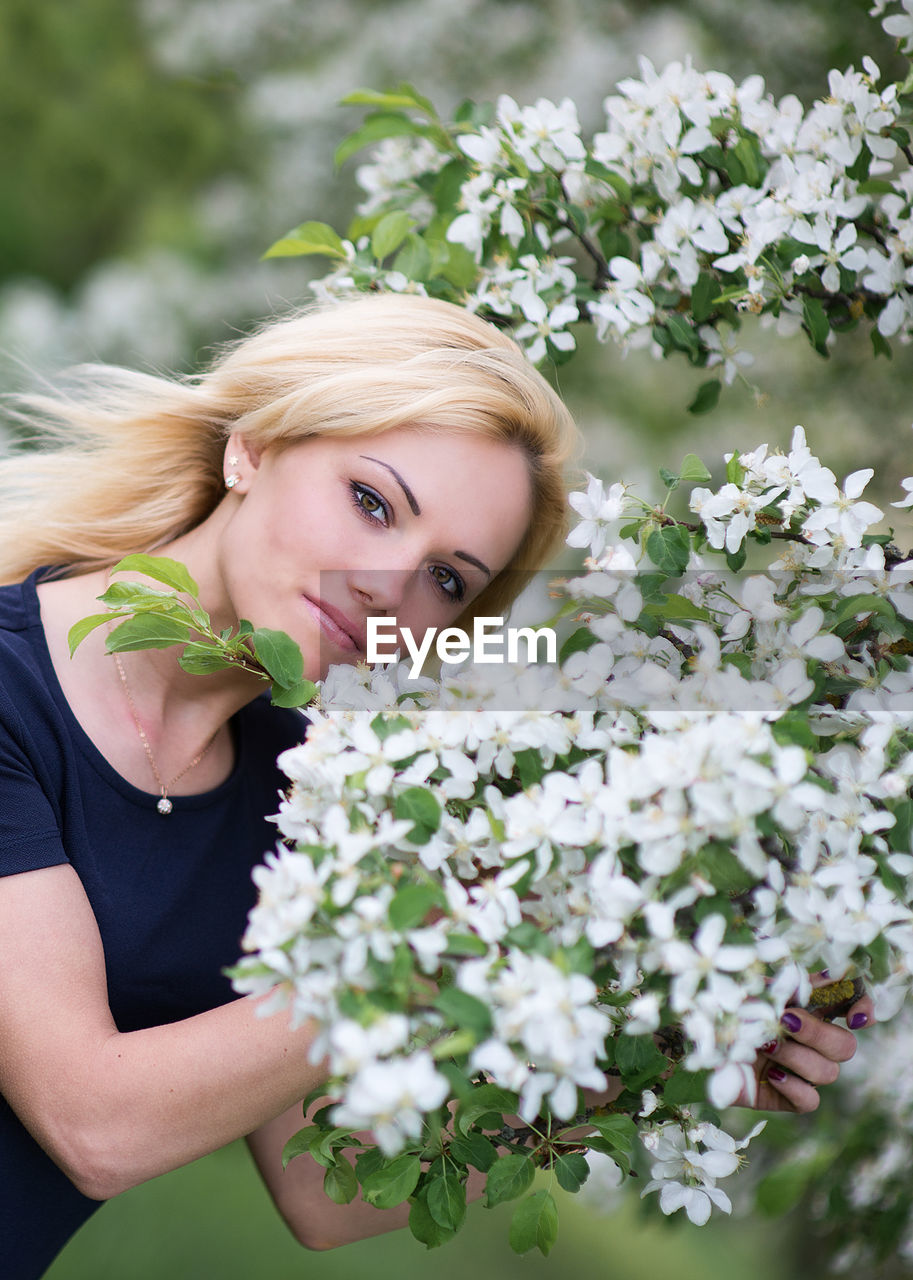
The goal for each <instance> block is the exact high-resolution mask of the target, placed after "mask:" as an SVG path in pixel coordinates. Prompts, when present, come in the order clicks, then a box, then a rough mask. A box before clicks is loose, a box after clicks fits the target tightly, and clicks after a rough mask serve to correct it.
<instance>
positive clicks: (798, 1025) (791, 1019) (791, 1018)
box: [780, 1013, 802, 1032]
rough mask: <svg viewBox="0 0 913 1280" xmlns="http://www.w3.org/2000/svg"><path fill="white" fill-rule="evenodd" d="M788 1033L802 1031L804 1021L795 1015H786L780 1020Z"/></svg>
mask: <svg viewBox="0 0 913 1280" xmlns="http://www.w3.org/2000/svg"><path fill="white" fill-rule="evenodd" d="M780 1021H781V1022H782V1024H783V1026H784V1027H785V1028H786V1030H787V1031H792V1032H796V1031H800V1030H801V1029H802V1019H801V1018H800V1017H799V1016H798V1014H795V1013H784V1015H783V1017H782V1018H781V1019H780Z"/></svg>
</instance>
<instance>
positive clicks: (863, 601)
mask: <svg viewBox="0 0 913 1280" xmlns="http://www.w3.org/2000/svg"><path fill="white" fill-rule="evenodd" d="M867 613H876V614H880V615H881V616H882V617H884V618H889V619H890V620H891V621H892V622H893V621H894V620H895V619H896V617H897V614H896V613H895V612H894V608H893V606H892V605H891V602H890V601H889V600H886V599H885V598H884V597H883V596H873V595H858V596H849V597H848V599H846V600H844V601H843V602H842V604H841V605H840V608H839V609H838V610H837V616H836V618H835V619H834V621H833V623H832V624H831V627H832V629H833V628H836V627H839V626H841V625H842V624H843V623H844V622H848V621H849V620H850V619H851V618H858V617H861V616H864V615H865V614H867Z"/></svg>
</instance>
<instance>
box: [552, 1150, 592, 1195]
mask: <svg viewBox="0 0 913 1280" xmlns="http://www.w3.org/2000/svg"><path fill="white" fill-rule="evenodd" d="M589 1176H590V1166H589V1165H588V1164H587V1162H586V1157H585V1156H582V1155H581V1154H580V1152H579V1151H569V1152H568V1153H567V1155H561V1156H558V1157H557V1158H556V1160H555V1177H556V1178H557V1179H558V1186H559V1187H560V1188H561V1190H562V1191H570V1192H572V1193H573V1192H576V1191H579V1190H580V1188H581V1187H582V1186H583V1184H584V1183H585V1182H586V1180H587V1178H588V1177H589Z"/></svg>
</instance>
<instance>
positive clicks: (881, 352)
mask: <svg viewBox="0 0 913 1280" xmlns="http://www.w3.org/2000/svg"><path fill="white" fill-rule="evenodd" d="M871 338H872V350H873V351H874V352H875V355H876V357H877V356H884V357H885V359H887V360H890V359H892V357H893V355H894V352H893V351H892V350H891V344H890V342H888V340H887V338H886V337H885V336H884V334H883V333H879V332H878V330H877V329H875V328H873V329H872V331H871Z"/></svg>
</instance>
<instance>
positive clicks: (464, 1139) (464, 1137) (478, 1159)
mask: <svg viewBox="0 0 913 1280" xmlns="http://www.w3.org/2000/svg"><path fill="white" fill-rule="evenodd" d="M450 1154H451V1155H452V1156H453V1158H454V1160H459V1161H460V1162H461V1163H462V1164H471V1165H472V1166H473V1168H475V1169H478V1170H479V1171H480V1172H481V1173H487V1172H488V1170H489V1169H490V1168H491V1166H492V1165H493V1164H494V1162H495V1161H496V1160H497V1158H498V1153H497V1150H496V1148H495V1146H494V1144H493V1143H491V1142H489V1141H488V1139H487V1138H486V1137H485V1135H484V1134H483V1133H476V1132H474V1131H470V1132H469V1133H467V1134H457V1135H456V1137H455V1138H453V1139H452V1140H451V1142H450Z"/></svg>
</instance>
